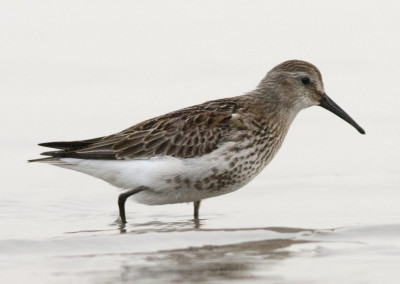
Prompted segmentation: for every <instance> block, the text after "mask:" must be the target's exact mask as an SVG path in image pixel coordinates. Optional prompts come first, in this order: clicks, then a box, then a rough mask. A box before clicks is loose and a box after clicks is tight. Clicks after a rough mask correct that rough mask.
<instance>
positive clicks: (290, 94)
mask: <svg viewBox="0 0 400 284" xmlns="http://www.w3.org/2000/svg"><path fill="white" fill-rule="evenodd" d="M258 89H259V90H263V93H267V94H269V96H268V98H267V99H273V100H274V101H275V103H276V102H279V105H280V106H286V107H287V108H288V109H290V110H292V111H294V112H296V113H297V112H298V111H300V110H302V109H304V108H307V107H310V106H321V107H323V108H325V109H327V110H329V111H330V112H332V113H334V114H336V115H337V116H339V117H340V118H342V119H343V120H345V121H347V122H348V123H349V124H351V125H352V126H354V127H355V128H356V129H357V130H358V131H359V132H360V133H361V134H365V131H364V130H363V129H362V128H361V127H360V126H359V125H358V124H357V123H356V122H355V121H354V120H353V119H352V118H351V117H350V116H349V115H348V114H347V113H346V112H345V111H344V110H343V109H341V108H340V107H339V106H338V105H337V104H336V103H335V102H334V101H333V100H331V99H330V98H329V97H328V96H327V95H326V93H325V89H324V84H323V82H322V76H321V73H320V72H319V70H318V68H317V67H315V66H314V65H312V64H311V63H308V62H305V61H301V60H289V61H285V62H283V63H281V64H279V65H277V66H275V67H274V68H273V69H272V70H271V71H269V72H268V74H267V75H266V76H265V78H264V79H263V80H262V81H261V82H260V84H259V86H258Z"/></svg>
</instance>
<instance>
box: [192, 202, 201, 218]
mask: <svg viewBox="0 0 400 284" xmlns="http://www.w3.org/2000/svg"><path fill="white" fill-rule="evenodd" d="M200 202H201V200H198V201H194V202H193V205H194V218H195V219H199V209H200Z"/></svg>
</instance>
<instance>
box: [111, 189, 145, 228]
mask: <svg viewBox="0 0 400 284" xmlns="http://www.w3.org/2000/svg"><path fill="white" fill-rule="evenodd" d="M145 189H146V187H145V186H140V187H137V188H135V189H132V190H129V191H127V192H124V193H121V194H120V195H119V197H118V207H119V217H120V219H121V222H122V223H123V224H124V223H126V217H125V201H126V199H128V197H129V196H131V195H134V194H135V193H138V192H141V191H143V190H145Z"/></svg>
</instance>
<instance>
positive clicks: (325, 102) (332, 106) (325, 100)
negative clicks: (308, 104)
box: [319, 94, 365, 134]
mask: <svg viewBox="0 0 400 284" xmlns="http://www.w3.org/2000/svg"><path fill="white" fill-rule="evenodd" d="M319 105H320V106H321V107H323V108H325V109H327V110H329V111H330V112H332V113H334V114H336V115H337V116H339V117H340V118H342V119H343V120H345V121H347V122H348V123H350V124H351V125H353V126H354V128H355V129H357V130H358V132H360V133H361V134H365V131H364V129H362V128H361V126H360V125H358V124H357V122H355V121H354V120H353V119H352V118H351V117H350V116H349V115H348V114H347V113H346V112H345V111H344V110H342V109H341V108H340V106H338V105H337V104H336V103H335V102H334V101H332V100H331V99H330V98H329V97H328V96H327V95H326V94H324V95H323V96H322V100H321V103H320V104H319Z"/></svg>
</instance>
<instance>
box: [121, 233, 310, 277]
mask: <svg viewBox="0 0 400 284" xmlns="http://www.w3.org/2000/svg"><path fill="white" fill-rule="evenodd" d="M305 242H306V241H300V240H291V239H275V240H264V241H254V242H244V243H238V244H231V245H223V246H203V247H199V248H186V249H179V250H171V251H160V252H157V253H152V254H148V255H146V256H145V257H144V258H145V261H146V263H145V264H142V265H140V264H139V265H138V263H137V262H136V261H134V262H133V263H132V265H129V264H128V263H129V260H128V261H127V262H126V263H125V264H124V265H122V266H121V270H120V275H119V277H120V279H119V280H124V281H127V280H129V281H143V282H145V283H147V282H146V281H149V283H150V282H151V281H157V280H160V279H162V280H163V283H170V282H172V283H188V282H200V283H204V282H211V283H213V282H215V281H221V280H224V281H232V280H245V279H254V278H257V271H260V270H261V269H268V266H270V265H274V263H276V262H277V261H279V260H280V259H283V258H285V257H288V256H289V254H290V253H289V252H285V251H282V250H280V249H283V248H286V247H289V246H291V245H293V244H299V243H305ZM132 257H133V258H136V257H137V256H134V255H132ZM142 257H143V256H142ZM262 279H263V280H265V277H263V278H262Z"/></svg>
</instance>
